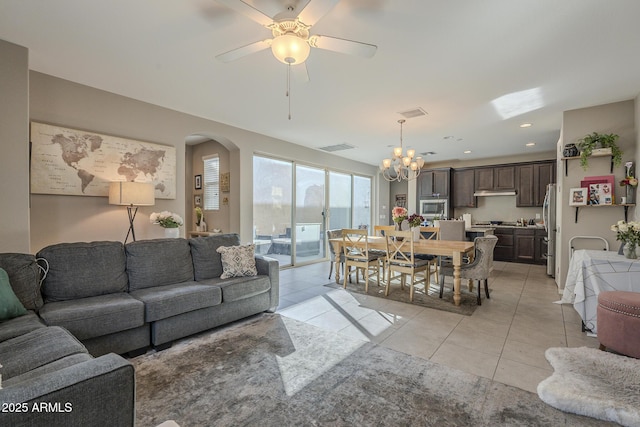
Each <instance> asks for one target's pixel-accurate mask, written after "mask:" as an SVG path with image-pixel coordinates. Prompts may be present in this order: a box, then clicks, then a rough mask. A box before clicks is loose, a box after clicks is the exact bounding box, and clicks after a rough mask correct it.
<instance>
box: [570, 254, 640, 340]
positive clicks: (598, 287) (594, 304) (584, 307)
mask: <svg viewBox="0 0 640 427" xmlns="http://www.w3.org/2000/svg"><path fill="white" fill-rule="evenodd" d="M604 291H630V292H640V260H638V259H627V258H625V257H624V256H623V255H618V253H616V252H611V251H598V250H590V249H580V250H577V251H575V252H574V253H573V255H572V257H571V260H570V261H569V271H568V272H567V281H566V283H565V285H564V292H563V294H562V299H561V300H560V301H558V302H559V303H562V304H573V308H575V310H576V311H577V312H578V314H579V315H580V317H582V321H583V322H584V325H585V328H586V329H587V330H589V331H591V332H592V333H594V334H596V333H597V329H598V324H597V308H598V294H599V293H600V292H604Z"/></svg>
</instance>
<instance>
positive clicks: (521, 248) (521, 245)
mask: <svg viewBox="0 0 640 427" xmlns="http://www.w3.org/2000/svg"><path fill="white" fill-rule="evenodd" d="M535 234H536V230H533V229H524V230H518V229H515V230H514V231H513V236H514V259H513V260H514V261H515V262H526V263H533V262H534V261H535V259H536V235H535Z"/></svg>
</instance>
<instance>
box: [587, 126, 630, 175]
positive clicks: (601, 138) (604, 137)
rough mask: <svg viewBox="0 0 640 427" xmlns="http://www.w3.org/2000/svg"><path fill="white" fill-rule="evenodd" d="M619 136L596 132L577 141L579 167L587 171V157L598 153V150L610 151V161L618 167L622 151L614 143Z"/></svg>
mask: <svg viewBox="0 0 640 427" xmlns="http://www.w3.org/2000/svg"><path fill="white" fill-rule="evenodd" d="M618 138H619V136H618V135H616V134H613V133H610V134H600V133H598V132H593V133H590V134H589V135H586V136H584V137H583V138H582V139H580V140H579V141H578V148H579V149H580V166H582V168H583V169H584V170H587V166H588V165H589V156H591V155H592V154H595V153H597V152H598V150H599V149H603V150H606V152H607V153H608V152H609V150H610V151H611V160H612V161H613V164H614V165H616V166H620V164H621V163H622V150H620V148H618V145H617V144H616V141H617V140H618Z"/></svg>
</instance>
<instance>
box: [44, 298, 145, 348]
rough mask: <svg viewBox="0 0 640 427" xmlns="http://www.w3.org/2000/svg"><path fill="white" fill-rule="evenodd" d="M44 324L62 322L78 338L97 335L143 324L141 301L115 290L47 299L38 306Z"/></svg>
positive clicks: (142, 305) (58, 324)
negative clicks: (59, 298)
mask: <svg viewBox="0 0 640 427" xmlns="http://www.w3.org/2000/svg"><path fill="white" fill-rule="evenodd" d="M40 317H42V319H43V320H44V321H45V323H46V324H47V325H56V326H62V327H64V328H66V329H68V330H69V332H71V333H72V334H73V335H74V336H76V337H77V338H78V339H79V340H85V339H88V338H93V337H99V336H102V335H107V334H111V333H114V332H119V331H124V330H126V329H132V328H137V327H138V326H142V325H143V324H144V304H143V303H142V302H141V301H138V300H137V299H135V298H133V297H132V296H130V295H129V294H125V293H118V294H109V295H100V296H97V297H89V298H81V299H77V300H73V301H58V302H51V303H47V304H45V305H44V307H42V310H40Z"/></svg>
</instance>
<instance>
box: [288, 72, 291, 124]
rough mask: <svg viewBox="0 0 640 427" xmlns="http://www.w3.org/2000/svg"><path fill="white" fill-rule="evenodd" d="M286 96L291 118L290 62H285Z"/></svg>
mask: <svg viewBox="0 0 640 427" xmlns="http://www.w3.org/2000/svg"><path fill="white" fill-rule="evenodd" d="M287 98H288V101H289V120H291V63H289V64H287Z"/></svg>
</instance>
